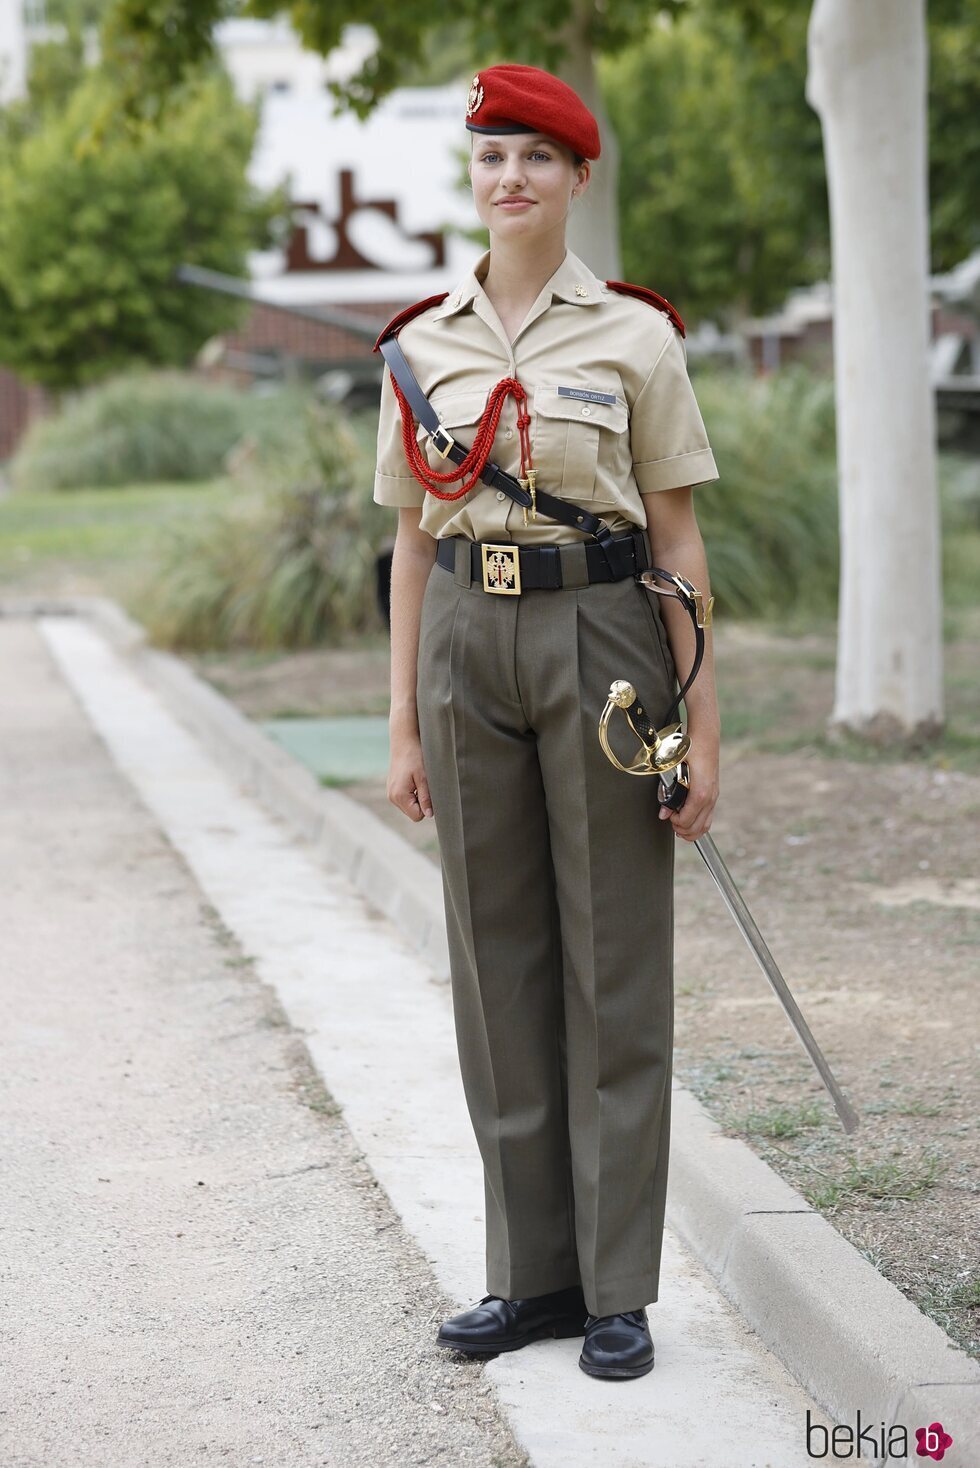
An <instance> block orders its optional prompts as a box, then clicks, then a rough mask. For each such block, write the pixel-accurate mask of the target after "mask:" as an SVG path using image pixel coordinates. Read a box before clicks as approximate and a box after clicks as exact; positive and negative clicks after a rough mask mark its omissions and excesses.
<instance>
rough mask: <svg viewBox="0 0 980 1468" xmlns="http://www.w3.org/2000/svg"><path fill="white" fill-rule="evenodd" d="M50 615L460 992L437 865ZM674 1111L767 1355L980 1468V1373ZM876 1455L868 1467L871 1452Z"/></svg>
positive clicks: (796, 1207)
mask: <svg viewBox="0 0 980 1468" xmlns="http://www.w3.org/2000/svg"><path fill="white" fill-rule="evenodd" d="M43 614H62V615H77V616H83V617H85V618H87V619H88V620H89V621H90V622H91V623H93V624H94V625H95V626H96V627H98V628H99V629H100V630H101V631H102V633H103V635H105V636H106V638H107V640H108V641H109V642H110V643H111V644H112V645H113V646H114V647H115V648H116V650H117V651H119V652H120V653H122V654H123V655H125V656H126V657H127V658H128V659H129V660H130V661H131V663H132V664H133V665H134V666H135V667H136V669H137V670H138V671H139V672H140V673H141V674H142V675H143V677H144V678H145V679H146V681H147V682H148V683H149V684H150V685H151V686H152V687H153V688H154V690H155V691H156V692H157V693H158V694H159V695H160V696H161V697H162V698H163V699H164V701H165V702H166V703H167V705H168V707H169V708H170V710H171V712H173V713H174V715H175V716H176V717H178V718H179V719H180V721H181V722H182V723H184V724H185V726H187V727H189V728H190V729H191V730H192V731H193V732H194V733H195V734H196V735H197V736H198V738H200V739H201V741H202V743H204V744H205V745H206V746H207V747H209V748H210V749H211V750H212V752H215V753H217V754H218V755H220V758H221V761H222V763H223V764H224V766H225V767H226V768H229V767H230V768H231V769H232V770H233V771H234V772H235V774H236V776H237V777H238V778H239V779H240V781H241V782H242V785H243V787H245V788H246V789H247V790H248V791H249V792H250V793H252V794H253V795H254V796H255V797H256V798H257V799H258V800H259V801H260V802H261V803H262V804H263V805H264V806H265V807H266V808H267V809H268V810H269V811H271V812H272V813H273V814H274V815H276V816H277V817H278V818H280V819H281V820H283V821H284V822H285V823H286V824H287V825H288V826H289V827H291V828H292V829H293V830H294V831H295V832H296V833H297V834H298V835H300V836H302V837H303V838H304V839H305V840H306V841H308V842H309V843H311V845H312V846H313V848H314V850H315V851H316V853H317V855H318V857H319V858H320V859H321V860H323V861H324V862H325V863H326V864H327V865H329V866H330V867H332V868H334V869H335V870H338V869H339V870H340V871H341V872H342V873H343V875H345V876H346V877H347V878H348V879H349V880H350V881H351V882H352V884H353V885H354V886H355V887H356V888H357V889H358V890H359V891H360V892H361V894H362V895H363V896H364V897H365V898H366V899H367V900H368V901H369V902H370V903H371V904H372V906H374V907H375V908H376V909H377V910H379V911H380V912H382V913H384V914H385V916H387V917H389V918H391V919H392V920H393V921H394V922H395V923H397V924H398V927H399V929H400V931H401V932H402V933H403V934H405V936H406V937H407V938H409V940H410V941H411V942H412V943H413V944H414V945H415V947H416V948H417V949H418V952H419V954H420V956H421V957H422V958H423V959H424V960H425V962H426V963H427V965H428V966H429V967H430V968H431V969H432V970H433V972H434V973H435V974H436V975H437V976H438V977H439V978H441V979H442V980H443V981H444V982H446V981H448V973H449V963H448V951H447V946H446V937H445V919H444V913H443V903H442V883H441V879H440V876H439V872H438V869H437V868H436V867H435V866H434V865H433V864H432V863H431V862H430V861H428V860H427V859H426V858H425V857H422V856H420V855H419V854H418V853H417V852H415V851H414V850H413V849H412V848H411V847H410V846H409V845H408V844H407V843H406V842H404V841H402V840H401V839H400V838H399V837H398V836H397V835H396V834H395V833H394V832H392V831H390V830H389V829H388V828H387V827H386V826H384V825H383V824H382V822H380V821H379V820H378V819H377V818H376V817H375V816H373V815H372V814H371V813H370V812H369V811H367V810H365V809H363V808H362V807H360V806H359V805H356V804H355V802H353V801H351V800H349V799H348V798H347V797H346V796H344V795H342V794H340V793H339V792H337V791H334V790H329V789H324V788H323V787H321V786H320V785H319V784H318V783H317V781H316V780H315V779H314V777H313V776H312V775H311V774H309V772H308V771H306V770H305V769H303V768H302V767H301V766H299V765H298V764H297V763H296V762H295V761H294V760H293V759H292V757H291V756H290V755H288V754H286V753H285V751H284V750H282V749H280V748H279V747H278V746H277V745H275V744H273V743H272V741H271V740H269V739H268V738H267V737H266V736H265V735H264V734H263V733H262V732H261V731H260V730H259V729H258V728H256V727H255V726H254V725H253V724H252V723H250V721H249V720H248V719H247V718H246V717H245V716H244V715H242V714H241V713H239V711H238V710H237V709H236V708H235V707H234V706H233V705H232V704H230V703H229V702H228V701H227V700H226V699H224V698H223V697H222V696H221V695H219V694H218V693H216V692H215V691H214V690H213V689H212V688H210V687H209V686H208V685H207V684H206V683H204V682H203V680H202V679H200V678H198V677H197V676H196V674H194V673H193V672H192V671H191V670H190V669H189V668H188V667H187V665H186V664H184V663H182V662H181V661H180V660H179V659H177V658H175V657H172V656H170V655H169V654H166V653H161V652H159V651H157V650H155V649H152V648H150V647H149V645H148V643H147V641H146V637H145V634H144V633H143V631H142V629H141V628H140V627H139V626H137V624H135V623H134V622H133V621H131V619H130V618H129V617H127V616H126V614H125V613H124V612H123V611H122V609H121V608H120V607H119V606H118V605H117V604H116V603H114V602H112V601H109V600H107V599H104V598H98V597H55V598H52V597H19V598H15V597H6V598H2V599H0V616H25V617H34V616H39V615H43ZM672 1107H673V1123H672V1141H671V1166H670V1184H669V1191H668V1200H667V1221H668V1224H669V1226H670V1227H671V1228H672V1229H673V1230H674V1231H675V1232H676V1234H677V1235H678V1236H679V1237H680V1238H681V1239H682V1240H683V1241H684V1242H685V1243H686V1244H687V1245H688V1247H689V1248H690V1249H691V1250H692V1252H693V1253H694V1254H695V1255H696V1256H697V1257H698V1258H699V1259H701V1260H702V1262H703V1263H704V1264H705V1265H706V1267H707V1268H708V1269H709V1271H710V1272H711V1274H712V1275H713V1276H714V1278H715V1279H716V1280H717V1282H718V1284H719V1286H720V1287H721V1289H722V1290H723V1292H724V1293H725V1295H726V1296H727V1297H728V1298H729V1299H730V1300H731V1301H732V1303H733V1304H734V1305H735V1306H736V1308H737V1309H738V1310H739V1312H740V1313H741V1315H742V1316H743V1318H744V1319H745V1320H746V1322H747V1323H748V1324H749V1325H750V1326H751V1327H752V1329H753V1330H754V1331H755V1332H756V1334H757V1335H758V1336H759V1337H760V1339H761V1340H762V1341H763V1342H764V1343H765V1344H766V1345H767V1346H768V1347H769V1348H770V1349H771V1350H772V1351H773V1353H774V1354H775V1355H776V1356H777V1357H778V1358H779V1359H780V1360H781V1361H782V1362H783V1363H784V1364H785V1366H786V1367H787V1368H788V1369H789V1370H790V1371H791V1372H792V1374H793V1375H794V1376H795V1377H796V1378H797V1380H798V1381H799V1382H800V1383H801V1384H802V1386H803V1387H804V1388H805V1389H806V1390H807V1391H808V1392H809V1393H810V1395H811V1396H812V1397H813V1398H814V1399H815V1400H816V1401H817V1402H819V1403H820V1404H821V1406H823V1407H824V1408H825V1409H826V1411H827V1412H828V1413H829V1414H830V1415H831V1416H832V1417H834V1418H835V1419H836V1420H837V1421H838V1422H839V1423H841V1424H845V1425H849V1426H850V1427H851V1428H852V1429H853V1430H855V1432H856V1428H857V1423H858V1413H860V1420H861V1426H862V1428H864V1429H866V1430H867V1432H868V1433H869V1435H870V1436H871V1440H872V1441H874V1442H875V1443H880V1442H881V1441H882V1437H884V1439H885V1441H886V1442H887V1440H888V1432H889V1429H890V1428H891V1427H892V1425H893V1424H903V1425H904V1426H905V1428H906V1429H907V1431H908V1434H909V1438H910V1442H909V1451H910V1453H911V1454H914V1452H915V1438H914V1430H915V1428H916V1427H918V1426H927V1425H928V1424H930V1423H932V1422H934V1421H936V1420H939V1421H940V1422H942V1423H943V1426H944V1427H945V1428H946V1430H947V1431H948V1432H949V1433H951V1435H952V1437H953V1446H952V1448H951V1449H949V1462H950V1464H951V1468H952V1465H959V1464H974V1463H980V1364H978V1363H977V1362H975V1361H973V1360H972V1359H971V1358H970V1357H969V1356H968V1355H967V1354H966V1353H965V1352H964V1351H962V1350H960V1349H959V1348H958V1347H956V1346H955V1345H953V1343H952V1342H951V1341H950V1340H949V1338H948V1337H947V1336H946V1334H945V1333H944V1332H943V1331H942V1330H941V1329H940V1328H939V1326H937V1325H936V1324H935V1323H934V1322H933V1321H931V1320H929V1319H928V1317H926V1316H925V1315H923V1314H922V1313H921V1312H920V1311H919V1310H917V1309H916V1307H915V1306H914V1305H912V1304H911V1302H910V1301H908V1300H907V1299H906V1298H905V1296H904V1295H903V1294H902V1293H901V1291H900V1290H898V1289H897V1288H896V1287H895V1286H894V1285H892V1284H890V1283H889V1282H888V1281H887V1280H886V1279H884V1278H883V1277H882V1276H881V1275H880V1274H879V1273H878V1272H877V1270H876V1269H874V1267H873V1266H872V1265H871V1264H870V1263H868V1262H867V1260H865V1259H864V1258H863V1257H862V1256H861V1255H860V1254H859V1253H858V1251H857V1250H856V1249H855V1248H854V1247H853V1246H852V1245H851V1244H849V1243H848V1242H847V1240H846V1239H844V1238H843V1237H842V1235H840V1234H839V1233H837V1231H836V1230H835V1229H834V1228H833V1227H832V1225H831V1224H830V1223H829V1222H828V1221H827V1220H826V1219H825V1218H823V1216H822V1215H821V1214H820V1213H818V1212H817V1211H816V1210H815V1209H813V1208H811V1207H810V1206H809V1204H808V1203H807V1202H806V1200H805V1199H804V1198H803V1197H802V1196H801V1195H800V1194H799V1193H797V1192H796V1191H795V1190H794V1189H793V1188H791V1187H790V1186H789V1185H788V1184H787V1183H785V1182H784V1181H783V1180H782V1178H780V1177H779V1176H778V1175H777V1174H776V1173H775V1172H773V1170H772V1169H771V1168H770V1167H769V1166H768V1165H767V1164H766V1163H764V1162H763V1161H762V1160H761V1159H760V1158H759V1157H758V1156H757V1155H756V1154H755V1153H754V1152H753V1151H752V1150H751V1148H750V1147H748V1146H747V1145H746V1144H745V1143H744V1142H741V1141H739V1140H738V1139H737V1138H734V1137H728V1136H726V1135H725V1134H724V1133H723V1131H722V1129H721V1127H720V1126H719V1125H718V1124H717V1122H715V1121H714V1120H713V1119H712V1118H711V1117H710V1115H709V1114H708V1113H707V1111H705V1109H704V1108H703V1107H702V1106H701V1104H700V1103H699V1102H698V1101H697V1099H696V1098H695V1097H694V1095H693V1094H692V1093H691V1092H689V1091H687V1090H685V1089H684V1087H682V1086H679V1085H677V1084H676V1082H675V1085H674V1089H673V1092H672ZM803 1261H805V1268H803V1267H801V1264H802V1262H803ZM835 1446H836V1445H835ZM840 1446H841V1447H842V1449H843V1450H844V1451H843V1455H844V1456H848V1457H850V1456H856V1457H859V1456H860V1455H861V1453H860V1448H859V1447H857V1445H856V1442H855V1440H854V1439H852V1440H851V1442H850V1445H849V1447H846V1448H845V1445H844V1438H843V1437H842V1438H841V1439H840ZM861 1446H862V1447H864V1449H865V1453H867V1452H868V1451H869V1440H868V1439H867V1438H866V1439H865V1440H864V1442H863V1443H862V1444H861ZM829 1456H835V1454H833V1453H831V1454H829Z"/></svg>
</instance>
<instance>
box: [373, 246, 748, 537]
mask: <svg viewBox="0 0 980 1468" xmlns="http://www.w3.org/2000/svg"><path fill="white" fill-rule="evenodd" d="M489 264H490V252H489V251H486V252H485V253H484V254H483V255H482V256H481V258H480V259H479V260H478V261H477V262H476V264H475V265H474V267H473V269H472V271H471V272H470V273H469V274H468V275H467V276H466V277H465V278H464V279H463V280H462V282H461V283H460V284H459V285H458V286H457V287H456V289H455V290H454V291H451V292H450V294H449V295H448V296H447V297H446V299H445V300H444V301H443V302H442V303H441V304H440V305H438V306H433V307H429V309H428V310H426V311H423V312H421V313H420V314H419V315H418V316H415V317H413V318H412V320H411V321H408V322H407V323H406V324H405V325H404V326H403V327H402V328H401V330H400V332H399V335H398V341H399V344H400V345H401V348H402V350H403V351H404V353H405V356H406V357H407V358H408V361H409V363H410V364H411V367H412V370H413V372H414V373H415V376H416V377H417V378H418V381H419V385H420V386H421V388H422V391H423V392H424V393H425V395H426V396H427V397H428V399H429V401H430V402H431V403H432V406H433V408H434V409H435V410H436V412H437V413H438V415H439V420H440V422H441V423H442V424H443V426H444V427H445V428H446V429H448V431H449V432H450V433H451V434H452V435H453V437H458V439H459V441H460V443H462V444H464V445H465V446H466V447H467V448H469V447H470V446H471V445H472V443H473V440H474V437H475V435H476V429H477V424H478V423H479V420H480V416H481V414H482V413H483V410H484V408H485V406H486V403H487V398H488V396H489V394H490V390H491V389H492V388H493V387H494V386H495V385H496V383H497V382H499V381H500V379H501V378H504V377H514V378H516V379H517V381H518V382H519V383H520V384H521V385H522V386H523V387H524V389H525V391H526V392H527V410H528V412H529V413H530V414H531V425H530V430H529V431H530V435H531V453H532V460H533V466H534V468H535V469H536V470H537V488H538V489H539V490H546V491H547V492H548V493H549V494H553V495H555V496H557V497H558V498H561V499H567V500H570V501H573V502H574V503H575V504H579V505H584V506H585V508H586V509H589V510H591V511H592V512H593V513H594V514H596V515H599V516H600V517H601V518H602V520H604V521H605V523H606V524H607V525H608V526H609V527H610V529H611V530H613V531H616V532H618V531H623V530H626V529H629V528H630V527H631V526H639V527H641V528H646V524H647V517H646V511H645V509H644V505H643V501H642V499H641V498H640V496H641V494H644V493H647V492H648V491H651V490H662V489H676V488H678V487H679V486H681V485H687V484H701V483H703V482H705V481H706V480H711V479H717V478H718V477H719V475H718V470H717V468H716V467H715V460H714V455H713V453H712V451H711V447H710V445H709V443H708V438H707V434H706V433H705V428H704V423H703V421H702V418H701V413H700V410H699V408H698V404H697V401H696V399H695V396H694V391H693V389H692V387H691V382H690V379H689V377H688V374H687V353H686V351H685V348H684V339H683V337H682V336H681V334H680V332H679V331H678V330H677V328H676V327H675V326H674V324H673V322H672V321H671V320H670V317H669V316H668V315H667V314H666V312H663V311H660V310H658V309H656V308H655V307H653V306H651V305H648V304H647V302H646V301H641V300H637V299H636V298H635V297H633V296H626V295H623V294H621V293H620V292H618V291H613V290H610V289H609V287H608V286H607V285H606V284H605V282H604V281H600V280H598V279H597V277H596V276H595V275H593V273H592V271H591V270H589V268H588V266H587V265H585V264H583V262H582V261H581V260H580V259H578V257H577V256H576V255H573V254H572V252H571V251H570V250H569V251H566V254H565V258H564V260H563V261H562V263H561V265H560V266H559V267H558V269H557V270H556V271H555V273H554V275H553V276H552V277H551V279H550V280H549V281H548V283H547V285H545V286H544V287H543V289H542V290H541V293H540V295H539V296H538V298H537V300H536V301H535V302H534V305H533V306H532V307H531V309H530V311H529V312H528V314H527V316H526V317H525V319H524V321H523V322H522V324H521V327H520V329H519V331H518V333H517V335H516V337H515V338H514V341H513V342H511V341H510V340H509V339H508V337H507V332H506V330H505V329H504V326H503V324H502V323H501V321H500V318H499V317H498V315H497V312H496V311H495V310H494V307H493V305H492V304H491V302H490V299H489V297H488V296H487V295H486V293H485V291H484V289H483V280H484V279H485V277H486V273H487V269H488V267H489ZM563 389H564V391H563ZM569 389H571V391H570V392H569V391H568V390H569ZM416 438H417V441H418V443H419V446H420V448H421V451H422V455H423V458H424V459H425V460H426V462H427V463H428V465H429V467H430V469H432V470H435V471H437V472H440V473H445V472H447V470H451V469H453V468H454V467H456V466H454V465H453V463H452V460H451V459H441V458H440V457H439V455H438V454H437V453H436V452H435V450H434V449H433V448H432V445H431V442H430V440H429V435H428V433H427V432H426V430H425V429H424V428H422V427H421V426H420V425H416ZM490 457H491V459H493V460H494V461H495V462H496V463H498V464H499V465H500V466H501V468H503V469H506V470H507V471H508V472H509V473H510V474H513V475H515V476H517V475H519V474H520V470H521V453H520V438H519V434H518V429H517V403H516V401H515V399H514V398H513V397H512V396H508V397H507V398H506V399H505V401H504V407H503V411H502V412H501V415H500V421H499V424H498V427H497V432H496V436H495V438H494V441H493V448H492V449H491V451H490ZM462 483H463V480H462V479H458V480H456V481H455V482H453V483H449V484H445V485H441V486H440V487H441V488H442V489H444V490H449V491H453V490H457V489H459V487H460V485H461V484H462ZM374 499H375V501H376V502H377V503H378V504H381V505H409V506H421V507H422V516H421V520H420V524H421V528H422V529H423V530H427V531H428V532H429V534H430V535H432V536H434V537H435V538H436V539H441V538H443V537H445V536H449V535H465V536H466V537H468V538H469V539H470V540H490V541H514V542H517V543H519V544H521V545H533V544H541V543H544V542H552V543H555V542H566V541H578V540H588V539H591V537H590V536H589V535H588V534H587V533H586V532H584V531H582V530H578V529H576V528H575V527H574V526H569V525H560V524H559V523H558V522H557V521H555V520H551V519H549V518H548V517H547V516H546V515H543V514H539V515H538V518H537V520H531V519H530V512H529V513H528V524H527V525H526V526H525V524H524V515H523V510H522V508H521V506H520V505H518V504H516V503H515V501H514V500H512V499H511V498H510V496H509V495H507V494H505V493H504V492H503V490H494V489H492V488H491V487H490V486H488V485H486V484H484V483H483V482H482V480H478V481H477V483H476V484H475V485H474V486H473V488H472V489H470V490H469V491H468V492H467V493H466V494H465V495H463V496H462V497H461V498H460V499H456V500H443V499H439V498H438V497H437V496H436V495H434V494H431V493H429V492H428V491H427V490H426V489H425V488H424V487H423V486H422V485H421V484H420V483H419V481H418V480H417V479H416V478H415V476H414V475H413V473H412V471H411V468H410V467H409V464H408V460H407V458H406V456H405V447H404V443H403V440H402V419H401V413H400V412H399V408H398V402H397V400H396V398H395V394H394V390H393V388H392V384H391V374H390V369H389V368H388V365H387V363H386V364H385V368H384V380H383V382H382V388H381V411H380V418H379V422H378V454H377V469H376V474H375V481H374Z"/></svg>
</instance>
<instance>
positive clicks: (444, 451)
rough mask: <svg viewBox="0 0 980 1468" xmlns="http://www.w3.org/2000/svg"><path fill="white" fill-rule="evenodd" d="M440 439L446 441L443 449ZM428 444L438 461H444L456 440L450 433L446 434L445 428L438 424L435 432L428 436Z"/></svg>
mask: <svg viewBox="0 0 980 1468" xmlns="http://www.w3.org/2000/svg"><path fill="white" fill-rule="evenodd" d="M441 438H442V439H445V441H446V447H445V448H443V447H442V444H441V443H440V442H439V440H440V439H441ZM429 442H430V443H431V444H432V447H433V448H434V449H435V451H436V453H437V454H438V455H439V457H440V459H445V458H446V457H447V456H448V454H449V450H450V449H451V448H452V446H453V444H454V443H455V442H456V440H455V439H454V438H453V436H452V434H451V433H447V432H446V430H445V428H443V426H442V424H441V423H440V425H439V427H438V428H437V429H436V430H435V432H434V433H430V434H429Z"/></svg>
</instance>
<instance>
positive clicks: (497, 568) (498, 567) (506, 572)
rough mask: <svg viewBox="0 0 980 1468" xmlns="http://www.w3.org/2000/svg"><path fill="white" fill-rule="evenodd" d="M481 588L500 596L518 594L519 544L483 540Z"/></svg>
mask: <svg viewBox="0 0 980 1468" xmlns="http://www.w3.org/2000/svg"><path fill="white" fill-rule="evenodd" d="M483 590H484V591H494V592H497V593H498V594H499V595H502V596H519V595H520V590H521V557H520V546H516V545H489V544H488V543H487V542H486V541H484V542H483Z"/></svg>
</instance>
